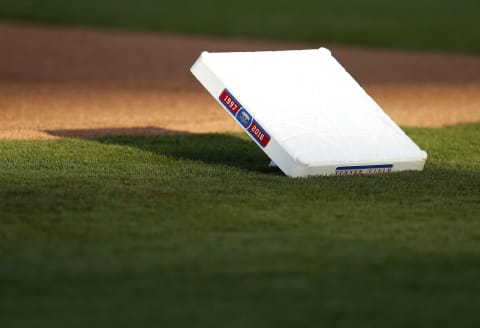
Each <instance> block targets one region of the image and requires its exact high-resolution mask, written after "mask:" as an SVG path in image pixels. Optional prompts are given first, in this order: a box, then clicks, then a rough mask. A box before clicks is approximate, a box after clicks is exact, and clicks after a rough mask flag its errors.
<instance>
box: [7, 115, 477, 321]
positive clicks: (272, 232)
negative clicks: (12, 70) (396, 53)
mask: <svg viewBox="0 0 480 328" xmlns="http://www.w3.org/2000/svg"><path fill="white" fill-rule="evenodd" d="M407 132H408V133H409V135H410V136H411V137H413V139H414V140H416V141H417V142H418V143H419V145H420V146H421V147H422V148H424V149H426V150H427V151H428V152H429V160H428V164H427V167H426V169H425V171H424V172H405V173H398V174H390V175H379V176H351V177H315V178H308V179H290V178H287V177H285V176H283V175H282V174H280V173H279V172H278V171H277V170H276V169H271V168H270V169H269V168H267V164H268V159H267V158H266V157H265V155H263V153H262V152H261V151H260V150H259V149H258V148H257V147H256V146H255V145H254V143H253V142H252V141H250V140H248V139H247V137H245V136H243V135H237V134H226V135H224V134H219V135H215V134H214V135H189V136H166V137H156V138H154V137H122V136H118V137H105V138H101V139H95V140H81V139H59V140H49V141H0V326H1V327H2V328H7V327H132V326H138V327H143V326H152V327H174V326H175V327H192V325H193V326H195V327H479V326H480V316H479V315H478V306H479V298H478V296H479V295H480V220H479V218H480V215H479V214H480V124H471V125H464V126H457V127H447V128H440V129H419V128H417V129H413V128H410V129H407Z"/></svg>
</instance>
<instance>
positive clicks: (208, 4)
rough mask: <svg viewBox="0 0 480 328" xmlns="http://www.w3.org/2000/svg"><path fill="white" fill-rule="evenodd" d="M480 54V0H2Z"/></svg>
mask: <svg viewBox="0 0 480 328" xmlns="http://www.w3.org/2000/svg"><path fill="white" fill-rule="evenodd" d="M1 18H3V19H15V20H26V21H33V22H47V23H54V24H73V25H89V26H99V27H112V28H123V29H133V30H149V31H174V32H186V33H197V34H199V33H200V34H208V35H221V36H242V37H250V38H262V39H265V38H266V39H278V40H304V41H314V42H329V43H332V42H333V43H343V44H355V45H364V46H377V47H389V48H405V49H426V50H441V51H456V52H470V53H479V52H480V42H478V40H479V39H480V32H479V31H480V2H479V1H478V0H457V1H452V0H435V1H433V0H405V1H396V0H343V1H337V0H299V1H295V2H292V1H286V0H276V1H273V0H269V1H257V0H242V1H236V2H231V1H224V0H207V1H196V0H179V1H158V0H157V1H155V0H82V1H80V0H73V1H65V0H41V1H39V0H0V19H1Z"/></svg>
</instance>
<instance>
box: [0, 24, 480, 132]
mask: <svg viewBox="0 0 480 328" xmlns="http://www.w3.org/2000/svg"><path fill="white" fill-rule="evenodd" d="M0 45H1V51H0V138H3V139H45V138H56V137H62V136H68V137H96V136H101V135H107V134H126V135H163V134H173V133H204V132H225V131H240V128H239V127H238V126H237V125H236V124H235V123H234V122H233V120H231V119H230V117H228V115H226V114H225V112H224V111H223V110H222V109H221V108H220V107H219V105H218V104H217V103H216V102H215V101H214V100H213V99H212V98H211V97H210V95H209V94H208V93H207V92H206V91H205V90H204V89H203V88H202V87H201V85H200V84H199V83H198V82H197V81H196V80H195V79H194V77H193V76H192V75H191V74H190V71H189V68H190V66H191V65H192V64H193V62H194V61H195V59H196V58H197V57H198V56H199V54H200V53H201V52H202V51H203V50H208V51H253V50H282V49H302V48H317V47H320V46H326V47H328V48H330V49H331V50H332V53H333V54H334V56H335V57H336V58H337V59H338V60H339V61H340V62H341V63H342V64H343V65H344V66H345V67H346V69H347V70H348V71H349V72H350V73H351V74H352V75H353V76H354V77H355V78H356V79H357V81H358V82H359V83H360V84H361V85H362V86H363V87H365V89H366V90H367V92H368V93H369V94H370V95H371V96H372V97H373V98H374V99H375V100H376V101H377V102H378V103H379V104H380V105H381V106H382V108H383V109H384V110H385V111H386V112H387V113H388V114H389V115H390V116H391V117H392V118H393V119H394V120H395V121H396V122H397V123H398V124H400V125H405V126H428V127H438V126H443V125H454V124H460V123H468V122H474V121H480V56H467V55H445V54H435V53H420V52H399V51H386V50H376V49H360V48H352V47H344V46H336V45H328V44H327V45H325V44H301V43H279V42H265V41H246V40H238V39H236V40H228V39H218V38H217V39H213V38H206V37H189V36H180V35H165V34H139V33H132V32H121V31H97V30H90V29H84V28H58V27H55V28H54V27H46V26H35V25H23V24H14V23H1V24H0Z"/></svg>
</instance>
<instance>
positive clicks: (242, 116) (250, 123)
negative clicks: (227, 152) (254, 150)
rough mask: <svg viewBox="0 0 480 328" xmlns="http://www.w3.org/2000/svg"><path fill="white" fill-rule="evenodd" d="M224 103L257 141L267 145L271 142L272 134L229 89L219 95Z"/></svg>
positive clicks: (263, 145)
mask: <svg viewBox="0 0 480 328" xmlns="http://www.w3.org/2000/svg"><path fill="white" fill-rule="evenodd" d="M218 99H219V100H220V102H221V103H222V105H223V106H224V107H225V108H226V109H227V110H228V111H229V112H230V113H231V114H232V115H233V116H235V118H236V119H237V121H238V122H239V123H240V125H241V126H243V127H244V128H245V129H246V130H247V131H248V133H250V135H251V136H252V137H253V138H254V139H255V140H256V141H257V143H258V144H259V145H260V146H262V147H266V146H267V145H268V143H269V142H270V139H271V138H270V136H269V135H268V133H267V132H265V130H264V129H263V128H262V127H261V126H260V124H259V123H258V122H257V121H256V120H255V119H254V118H253V116H252V115H250V113H249V112H248V111H247V110H246V109H245V108H243V106H242V105H241V104H240V102H238V100H237V99H235V97H234V96H233V95H232V94H231V93H230V92H229V91H228V90H227V89H225V90H223V91H222V93H221V94H220V96H219V97H218Z"/></svg>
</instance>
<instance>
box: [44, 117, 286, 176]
mask: <svg viewBox="0 0 480 328" xmlns="http://www.w3.org/2000/svg"><path fill="white" fill-rule="evenodd" d="M45 132H47V133H48V134H50V135H52V136H57V137H69V138H81V139H87V140H91V141H95V142H100V143H104V144H112V145H121V146H128V147H136V148H138V149H142V150H145V151H149V152H152V153H155V154H161V155H166V156H171V157H174V158H177V159H181V160H192V161H201V162H203V163H207V164H213V165H226V166H230V167H235V168H238V169H242V170H248V171H253V172H259V173H268V174H278V175H280V174H282V173H281V171H280V170H279V169H278V168H276V167H269V163H270V159H269V158H268V157H267V156H266V155H265V154H264V153H263V152H262V150H261V149H259V148H258V147H257V146H256V145H255V143H254V142H253V141H251V140H249V139H248V138H247V137H241V136H240V135H235V134H230V133H224V134H219V133H204V134H191V133H188V132H185V131H177V130H168V129H162V128H156V127H146V128H106V129H72V130H49V131H45Z"/></svg>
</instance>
